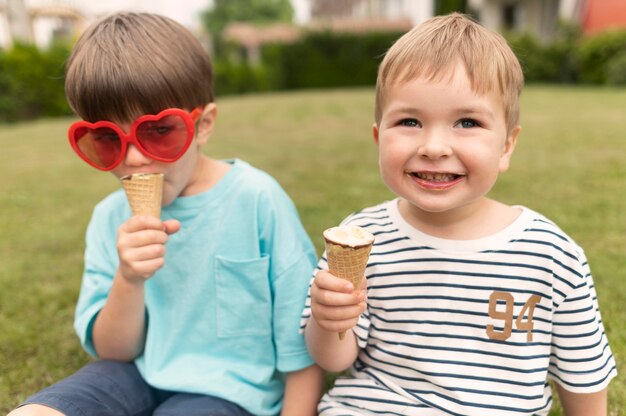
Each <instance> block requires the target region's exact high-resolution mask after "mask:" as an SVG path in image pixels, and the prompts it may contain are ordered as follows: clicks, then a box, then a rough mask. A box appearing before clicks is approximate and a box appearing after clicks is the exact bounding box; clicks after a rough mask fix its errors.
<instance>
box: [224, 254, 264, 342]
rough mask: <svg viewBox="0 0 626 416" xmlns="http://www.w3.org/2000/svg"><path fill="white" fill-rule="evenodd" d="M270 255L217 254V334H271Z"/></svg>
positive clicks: (233, 335) (234, 335)
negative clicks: (240, 256)
mask: <svg viewBox="0 0 626 416" xmlns="http://www.w3.org/2000/svg"><path fill="white" fill-rule="evenodd" d="M269 266H270V261H269V256H263V257H260V258H255V259H246V260H232V259H228V258H226V257H222V256H216V273H215V276H216V281H217V336H218V337H221V338H229V337H240V336H267V335H270V334H271V323H272V301H271V291H270V285H269V277H268V272H269Z"/></svg>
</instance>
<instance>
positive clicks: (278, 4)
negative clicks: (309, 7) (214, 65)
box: [202, 0, 293, 54]
mask: <svg viewBox="0 0 626 416" xmlns="http://www.w3.org/2000/svg"><path fill="white" fill-rule="evenodd" d="M292 20H293V8H292V7H291V3H290V1H289V0H237V1H232V0H214V1H213V7H211V8H210V9H209V10H207V11H206V12H204V13H203V15H202V21H203V23H204V27H205V28H206V29H207V31H208V32H209V33H210V34H211V37H212V38H213V42H214V47H215V52H216V53H217V54H220V52H221V51H222V47H223V45H222V32H223V31H224V28H225V27H226V26H227V25H228V24H229V23H231V22H247V23H252V24H258V25H263V24H268V23H275V22H286V23H291V22H292Z"/></svg>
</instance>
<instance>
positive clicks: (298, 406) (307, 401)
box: [281, 365, 324, 416]
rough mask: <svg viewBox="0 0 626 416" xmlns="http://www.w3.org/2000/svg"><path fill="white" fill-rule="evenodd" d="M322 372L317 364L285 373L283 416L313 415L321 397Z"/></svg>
mask: <svg viewBox="0 0 626 416" xmlns="http://www.w3.org/2000/svg"><path fill="white" fill-rule="evenodd" d="M323 382H324V372H323V371H322V369H321V368H320V367H318V366H317V365H312V366H310V367H307V368H305V369H302V370H300V371H294V372H292V373H288V374H287V381H286V383H285V400H284V403H283V410H282V412H281V415H283V416H292V415H293V416H315V415H317V404H318V403H319V401H320V397H322V386H323Z"/></svg>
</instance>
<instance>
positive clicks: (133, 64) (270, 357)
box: [10, 13, 321, 416]
mask: <svg viewBox="0 0 626 416" xmlns="http://www.w3.org/2000/svg"><path fill="white" fill-rule="evenodd" d="M212 83H213V80H212V69H211V63H210V61H209V57H208V56H207V54H206V52H205V51H204V49H203V48H202V46H201V45H200V44H199V42H198V41H197V40H196V39H195V38H194V37H193V35H192V34H191V33H190V32H189V31H188V30H186V29H185V28H183V27H182V26H181V25H179V24H177V23H175V22H174V21H172V20H170V19H168V18H165V17H161V16H157V15H152V14H143V13H141V14H136V13H123V14H116V15H113V16H110V17H108V18H105V19H103V20H101V21H100V22H99V23H97V24H95V25H94V26H92V27H91V28H89V29H88V30H87V31H86V33H85V34H83V36H82V37H81V38H80V39H79V41H78V42H77V44H76V45H75V47H74V50H73V52H72V55H71V56H70V59H69V61H68V65H67V77H66V94H67V98H68V101H69V103H70V105H71V106H72V108H73V110H74V111H75V112H76V114H78V115H79V116H80V117H81V118H82V121H79V122H77V123H75V124H74V125H72V126H71V127H70V129H69V140H70V144H71V146H72V148H73V149H74V151H75V152H76V153H77V154H78V155H79V156H80V157H81V158H82V159H83V160H84V161H85V162H87V163H88V164H89V165H91V166H93V167H95V168H97V169H100V170H103V171H110V172H112V173H113V174H114V175H115V176H117V177H122V176H125V175H129V174H133V173H155V172H158V173H163V174H164V175H165V181H164V188H163V201H162V202H163V210H162V214H161V219H158V218H152V217H147V216H131V213H130V208H129V206H128V202H127V200H126V198H125V196H124V193H123V192H122V191H121V190H120V191H117V192H114V193H113V194H111V195H109V196H108V197H107V198H105V199H104V200H103V201H102V202H101V203H100V204H98V205H97V206H96V208H95V210H94V213H93V216H92V219H91V222H90V224H89V227H88V229H87V246H86V252H85V270H84V274H83V283H82V287H81V291H80V297H79V300H78V305H77V309H76V316H75V322H74V326H75V329H76V331H77V333H78V335H79V337H80V339H81V342H82V344H83V346H84V348H85V349H86V351H87V352H89V353H90V354H91V355H93V356H95V357H97V358H99V360H97V361H94V362H93V363H90V364H88V365H87V366H85V367H84V368H83V369H81V370H79V371H78V372H77V373H75V374H74V375H72V376H70V377H68V378H66V379H65V380H62V381H60V382H58V383H56V384H54V385H52V386H50V387H48V388H46V389H44V390H42V391H40V392H39V393H37V394H35V395H33V396H31V397H30V398H29V399H27V400H26V402H25V403H24V404H23V405H22V406H20V407H19V408H17V409H16V410H14V411H13V412H12V413H11V414H10V415H11V416H24V415H68V416H72V415H111V416H118V415H122V414H128V415H150V414H155V415H158V414H162V415H196V414H197V415H200V414H202V415H223V414H229V415H251V414H253V415H277V414H279V413H282V414H288V415H313V414H315V407H316V404H317V400H318V399H319V396H320V395H321V394H320V392H321V372H320V371H319V369H318V368H317V367H316V366H314V365H313V361H312V359H311V358H310V356H309V354H308V353H307V350H306V347H305V344H304V339H303V336H302V335H301V334H300V333H299V331H298V327H299V314H300V311H301V309H302V307H303V305H304V301H305V298H306V292H307V287H308V277H307V276H308V275H310V273H311V271H312V270H313V268H314V265H315V251H314V248H313V245H312V244H311V241H310V240H309V238H308V236H307V235H306V233H305V231H304V229H303V227H302V225H301V223H300V220H299V218H298V214H297V213H296V210H295V208H294V206H293V204H292V202H291V201H290V199H289V198H288V196H287V195H286V194H285V193H284V191H283V190H282V189H281V188H280V186H279V185H278V184H277V183H276V182H275V181H274V180H273V179H272V178H271V177H270V176H269V175H267V174H265V173H263V172H261V171H259V170H257V169H255V168H253V167H251V166H250V165H248V164H247V163H245V162H243V161H241V160H228V161H221V160H215V159H211V158H209V157H207V156H205V155H203V154H202V153H201V146H202V145H203V144H204V143H206V142H207V140H208V138H209V136H210V134H211V131H212V129H213V126H214V123H215V119H216V114H217V109H216V105H215V103H214V102H213V95H212ZM166 249H167V250H166ZM296 396H297V399H296ZM296 400H297V403H296Z"/></svg>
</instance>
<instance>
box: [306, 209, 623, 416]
mask: <svg viewBox="0 0 626 416" xmlns="http://www.w3.org/2000/svg"><path fill="white" fill-rule="evenodd" d="M519 208H520V209H521V210H522V214H521V215H520V216H519V217H518V218H517V220H516V221H515V222H514V223H513V224H511V225H510V226H508V227H507V228H506V229H504V230H502V231H500V232H498V233H496V234H494V235H492V236H489V237H486V238H482V239H478V240H470V241H452V240H444V239H440V238H435V237H432V236H429V235H426V234H423V233H421V232H419V231H418V230H416V229H415V228H413V227H412V226H410V225H409V224H408V223H407V222H406V221H405V220H404V219H403V218H402V217H401V216H400V214H399V212H398V208H397V200H393V201H389V202H385V203H383V204H380V205H378V206H375V207H372V208H368V209H365V210H363V211H360V212H359V213H356V214H353V215H351V216H350V217H348V218H347V219H346V220H345V221H344V222H343V223H344V224H352V225H359V226H361V227H363V228H365V229H367V230H368V231H370V232H371V233H372V234H374V235H375V237H376V241H375V243H374V247H373V249H372V253H371V255H370V259H369V262H368V266H367V270H366V277H367V304H368V305H367V309H366V311H365V312H364V313H363V314H362V315H361V317H360V318H359V322H358V324H357V326H356V327H355V328H354V329H353V330H354V332H355V334H356V336H357V341H358V344H359V347H360V351H359V354H358V357H357V359H356V361H355V362H354V364H353V365H352V367H351V369H350V375H351V376H350V377H347V378H340V379H338V380H337V381H336V383H335V386H334V388H332V389H331V390H330V391H329V392H328V393H327V394H325V395H324V397H323V398H322V401H321V403H320V404H319V407H318V411H319V414H320V415H323V416H326V415H377V416H380V415H420V416H429V415H480V416H491V415H498V416H503V415H547V414H548V413H549V409H550V406H551V402H552V393H551V389H550V385H549V384H548V382H547V380H548V379H552V380H555V381H556V382H558V383H559V384H560V385H562V386H563V387H564V388H565V389H566V390H569V391H572V392H576V393H592V392H596V391H599V390H602V389H603V388H604V387H606V386H607V385H608V383H609V381H610V380H611V379H612V378H613V377H615V376H616V374H617V370H616V365H615V361H614V359H613V356H612V354H611V350H610V348H609V345H608V341H607V338H606V335H605V332H604V327H603V325H602V319H601V316H600V312H599V309H598V302H597V298H596V291H595V289H594V285H593V280H592V277H591V273H590V270H589V265H588V263H587V260H586V258H585V255H584V253H583V250H582V249H581V248H580V247H579V246H578V245H576V243H575V242H574V241H572V239H571V238H569V237H568V236H567V235H566V234H565V233H563V231H562V230H560V229H559V228H558V227H557V226H556V225H555V224H554V223H552V222H551V221H549V220H547V219H546V218H545V217H543V216H541V215H540V214H537V213H536V212H533V211H531V210H529V209H527V208H524V207H519ZM326 268H327V264H326V259H325V257H323V258H322V259H321V260H320V262H319V264H318V269H326ZM310 315H311V310H310V298H308V299H307V303H306V306H305V309H304V311H303V314H302V324H301V326H302V329H303V328H304V326H306V323H307V321H308V319H309V318H310Z"/></svg>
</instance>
